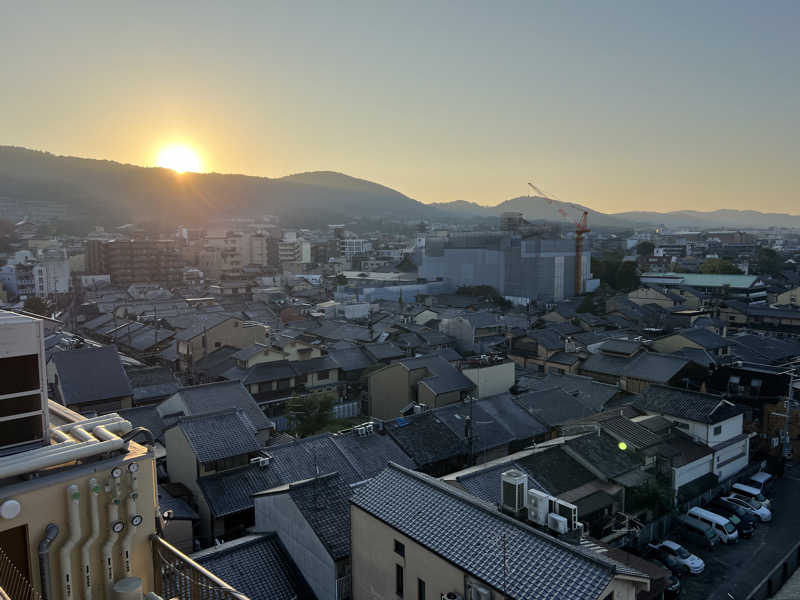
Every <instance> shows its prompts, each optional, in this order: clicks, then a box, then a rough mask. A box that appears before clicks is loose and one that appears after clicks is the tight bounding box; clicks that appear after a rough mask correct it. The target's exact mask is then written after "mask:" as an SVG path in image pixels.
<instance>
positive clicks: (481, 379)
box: [462, 361, 514, 398]
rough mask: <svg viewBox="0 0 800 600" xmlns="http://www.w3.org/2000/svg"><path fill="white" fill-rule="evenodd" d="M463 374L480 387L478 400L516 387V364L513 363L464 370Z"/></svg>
mask: <svg viewBox="0 0 800 600" xmlns="http://www.w3.org/2000/svg"><path fill="white" fill-rule="evenodd" d="M462 373H463V374H464V375H466V377H467V378H468V379H469V380H470V381H472V383H474V384H475V385H476V386H478V390H477V391H478V398H486V397H488V396H495V395H497V394H502V393H504V392H507V391H508V388H510V387H511V386H512V385H514V363H513V362H511V361H508V362H503V363H499V364H495V365H491V366H487V367H480V368H474V369H463V370H462Z"/></svg>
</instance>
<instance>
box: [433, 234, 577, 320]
mask: <svg viewBox="0 0 800 600" xmlns="http://www.w3.org/2000/svg"><path fill="white" fill-rule="evenodd" d="M590 263H591V252H590V249H589V243H588V242H587V241H584V249H583V252H582V257H581V265H580V269H579V270H576V253H575V240H570V239H548V238H544V237H527V238H523V237H521V236H517V235H509V234H496V233H477V234H459V235H454V236H451V237H450V238H447V239H443V238H428V239H427V240H426V243H425V248H424V250H423V251H422V263H421V264H420V267H419V277H421V278H425V279H428V280H436V279H442V280H445V281H450V282H452V284H453V285H455V286H477V285H490V286H492V287H493V288H495V289H496V290H497V291H498V292H500V294H502V295H503V296H505V297H506V298H508V299H510V300H512V301H513V302H517V303H520V304H527V303H528V302H531V301H534V300H539V301H544V302H551V301H554V300H555V301H557V300H562V299H563V298H566V297H569V296H573V295H574V292H575V277H576V272H579V273H580V278H581V282H582V283H581V287H582V289H585V288H586V283H585V282H586V281H587V280H589V279H590V271H589V266H590Z"/></svg>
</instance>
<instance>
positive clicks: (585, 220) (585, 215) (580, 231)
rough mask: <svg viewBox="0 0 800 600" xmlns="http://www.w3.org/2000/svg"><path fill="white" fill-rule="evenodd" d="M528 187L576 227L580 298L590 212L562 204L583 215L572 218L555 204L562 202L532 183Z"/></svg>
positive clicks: (576, 268)
mask: <svg viewBox="0 0 800 600" xmlns="http://www.w3.org/2000/svg"><path fill="white" fill-rule="evenodd" d="M528 187H530V188H531V189H532V190H533V191H534V193H535V194H536V195H537V196H539V197H540V198H544V199H545V200H546V201H547V204H549V205H550V206H552V207H553V208H554V209H555V210H556V212H558V214H559V215H561V216H562V217H563V218H565V219H568V220H569V221H570V222H572V223H573V224H574V225H575V295H576V296H580V295H581V293H582V292H583V238H584V236H585V235H586V234H587V233H589V232H590V231H591V229H589V211H588V210H583V209H582V208H581V207H579V206H576V205H574V204H572V203H571V202H562V204H566V205H568V206H571V207H572V208H574V209H575V210H576V211H578V212H579V213H581V215H580V216H579V217H578V218H574V217H570V215H569V213H567V211H566V210H564V209H563V208H561V207H560V206H556V205H555V204H554V202H561V201H560V200H556V199H555V198H553V197H552V196H550V195H548V194H545V193H544V192H543V191H542V189H541V188H539V187H537V186H535V185H533V184H532V183H531V182H528Z"/></svg>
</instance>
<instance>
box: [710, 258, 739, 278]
mask: <svg viewBox="0 0 800 600" xmlns="http://www.w3.org/2000/svg"><path fill="white" fill-rule="evenodd" d="M700 272H701V273H705V274H707V275H713V274H717V275H741V274H742V272H741V270H739V267H737V266H736V265H735V264H733V263H732V262H731V261H729V260H724V259H722V258H709V259H708V260H706V261H705V262H704V263H703V264H702V265H700Z"/></svg>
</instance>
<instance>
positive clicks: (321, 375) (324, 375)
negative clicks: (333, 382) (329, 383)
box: [317, 371, 330, 381]
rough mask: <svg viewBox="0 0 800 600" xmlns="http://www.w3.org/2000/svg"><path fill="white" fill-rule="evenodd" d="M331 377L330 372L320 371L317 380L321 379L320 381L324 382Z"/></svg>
mask: <svg viewBox="0 0 800 600" xmlns="http://www.w3.org/2000/svg"><path fill="white" fill-rule="evenodd" d="M329 377H330V371H320V372H319V373H317V379H319V380H320V381H324V380H325V379H328V378H329Z"/></svg>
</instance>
